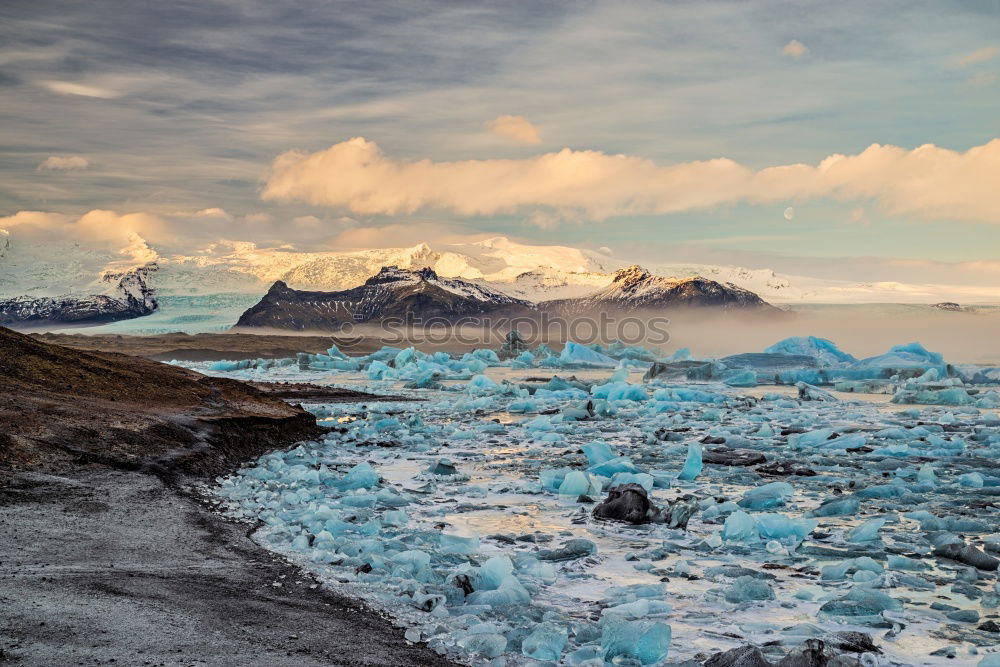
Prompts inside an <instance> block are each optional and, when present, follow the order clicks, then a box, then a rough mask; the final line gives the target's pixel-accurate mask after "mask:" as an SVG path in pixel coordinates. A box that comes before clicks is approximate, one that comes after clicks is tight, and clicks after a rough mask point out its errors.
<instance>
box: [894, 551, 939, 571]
mask: <svg viewBox="0 0 1000 667" xmlns="http://www.w3.org/2000/svg"><path fill="white" fill-rule="evenodd" d="M888 560H889V569H890V570H908V571H917V570H929V569H930V565H928V564H927V563H925V562H924V561H922V560H917V559H916V558H907V557H906V556H897V555H895V554H889V556H888Z"/></svg>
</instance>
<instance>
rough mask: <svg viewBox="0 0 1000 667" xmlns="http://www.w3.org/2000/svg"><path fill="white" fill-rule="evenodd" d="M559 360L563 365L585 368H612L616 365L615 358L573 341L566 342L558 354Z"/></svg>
mask: <svg viewBox="0 0 1000 667" xmlns="http://www.w3.org/2000/svg"><path fill="white" fill-rule="evenodd" d="M559 362H560V363H561V364H562V365H564V366H569V367H572V366H580V367H585V368H614V367H615V366H617V365H618V361H617V360H616V359H612V358H611V357H609V356H607V355H604V354H601V353H600V352H597V351H595V350H593V349H591V348H589V347H587V346H586V345H581V344H580V343H577V342H574V341H567V342H566V345H565V347H563V350H562V354H560V355H559Z"/></svg>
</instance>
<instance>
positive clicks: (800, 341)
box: [764, 336, 856, 366]
mask: <svg viewBox="0 0 1000 667" xmlns="http://www.w3.org/2000/svg"><path fill="white" fill-rule="evenodd" d="M764 352H766V353H769V354H801V355H806V356H810V357H815V358H816V359H817V360H819V362H820V363H821V364H822V365H824V366H838V365H842V364H846V363H851V362H854V361H856V359H855V358H854V356H853V355H851V354H848V353H847V352H843V351H841V350H840V348H838V347H837V346H836V344H835V343H833V341H829V340H827V339H825V338H817V337H816V336H792V337H791V338H785V339H784V340H780V341H778V342H777V343H775V344H774V345H771V346H770V347H767V348H765V349H764Z"/></svg>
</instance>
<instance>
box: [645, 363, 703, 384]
mask: <svg viewBox="0 0 1000 667" xmlns="http://www.w3.org/2000/svg"><path fill="white" fill-rule="evenodd" d="M701 366H708V367H709V368H711V366H712V364H706V363H705V362H704V361H655V362H653V365H652V366H650V367H649V370H647V371H646V374H645V375H643V376H642V381H643V382H647V381H649V380H652V379H654V378H661V379H663V380H686V379H687V372H688V370H690V369H692V368H699V367H701Z"/></svg>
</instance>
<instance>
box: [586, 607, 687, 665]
mask: <svg viewBox="0 0 1000 667" xmlns="http://www.w3.org/2000/svg"><path fill="white" fill-rule="evenodd" d="M602 625H603V631H602V633H601V648H603V649H604V659H605V660H608V661H612V660H614V658H616V657H618V656H627V657H631V658H635V659H636V660H638V661H639V663H640V664H643V665H654V664H656V663H658V662H661V661H662V660H664V659H665V658H666V657H667V653H668V652H669V651H670V634H671V633H670V626H669V625H667V624H666V623H660V622H650V621H641V620H640V621H626V620H621V619H617V618H615V617H614V616H609V617H607V619H606V620H604V621H603V623H602Z"/></svg>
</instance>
